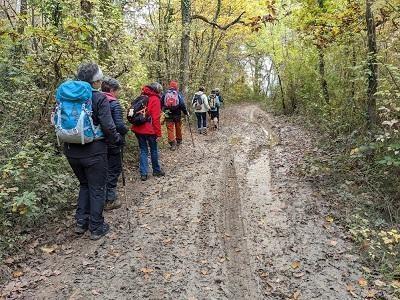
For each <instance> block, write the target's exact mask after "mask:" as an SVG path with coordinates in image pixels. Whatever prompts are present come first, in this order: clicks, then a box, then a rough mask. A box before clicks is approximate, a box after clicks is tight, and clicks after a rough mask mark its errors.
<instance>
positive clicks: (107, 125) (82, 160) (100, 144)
mask: <svg viewBox="0 0 400 300" xmlns="http://www.w3.org/2000/svg"><path fill="white" fill-rule="evenodd" d="M102 78H103V74H102V72H101V70H100V68H99V66H98V65H97V64H95V63H86V64H82V65H81V66H80V67H79V69H78V76H77V79H78V80H80V81H85V82H88V83H90V84H91V85H92V87H93V95H92V108H93V114H92V119H93V123H94V125H96V126H97V125H100V127H101V129H102V131H103V134H104V136H105V138H104V139H100V140H96V141H93V142H91V143H89V144H85V145H81V144H69V143H65V144H64V153H65V155H66V157H67V159H68V162H69V164H70V165H71V167H72V170H73V171H74V173H75V175H76V177H77V178H78V180H79V183H80V190H79V197H78V207H77V210H76V215H75V218H76V222H77V224H76V227H75V232H76V233H77V234H84V233H85V232H86V231H87V230H88V229H89V230H90V232H91V236H90V238H91V239H92V240H97V239H99V238H101V237H102V236H104V235H106V234H107V233H108V231H109V229H110V227H109V225H108V224H107V223H105V222H104V217H103V209H104V205H105V188H106V182H107V148H108V143H111V144H119V143H121V137H120V135H119V134H118V132H117V130H116V127H115V124H114V121H113V119H112V116H111V110H110V104H109V101H108V99H107V97H106V95H104V94H103V93H101V92H99V91H98V90H97V89H99V88H100V86H101V81H102Z"/></svg>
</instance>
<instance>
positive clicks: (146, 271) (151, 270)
mask: <svg viewBox="0 0 400 300" xmlns="http://www.w3.org/2000/svg"><path fill="white" fill-rule="evenodd" d="M140 271H141V272H142V273H144V274H151V273H153V272H154V270H153V269H150V268H141V269H140Z"/></svg>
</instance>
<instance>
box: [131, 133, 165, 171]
mask: <svg viewBox="0 0 400 300" xmlns="http://www.w3.org/2000/svg"><path fill="white" fill-rule="evenodd" d="M136 137H137V139H138V142H139V149H140V160H139V171H140V175H147V174H148V172H149V160H148V158H149V148H150V157H151V166H152V168H153V173H159V172H161V167H160V163H159V162H158V144H157V136H155V135H148V134H136Z"/></svg>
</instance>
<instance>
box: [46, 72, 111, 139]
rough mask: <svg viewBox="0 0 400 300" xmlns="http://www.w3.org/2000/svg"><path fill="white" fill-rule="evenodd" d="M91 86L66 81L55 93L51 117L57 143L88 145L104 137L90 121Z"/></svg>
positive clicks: (98, 128) (91, 120)
mask: <svg viewBox="0 0 400 300" xmlns="http://www.w3.org/2000/svg"><path fill="white" fill-rule="evenodd" d="M92 96H93V88H92V86H91V85H90V84H89V83H87V82H83V81H72V80H71V81H66V82H64V83H62V84H61V85H60V86H59V87H58V89H57V91H56V102H57V105H56V108H55V110H54V113H53V116H52V122H53V125H54V126H55V130H56V135H57V140H58V143H59V144H60V142H64V143H71V144H82V145H84V144H88V143H91V142H93V141H95V140H99V139H102V138H103V137H104V134H103V132H102V131H101V128H100V126H95V125H94V124H93V119H92V113H93V108H92Z"/></svg>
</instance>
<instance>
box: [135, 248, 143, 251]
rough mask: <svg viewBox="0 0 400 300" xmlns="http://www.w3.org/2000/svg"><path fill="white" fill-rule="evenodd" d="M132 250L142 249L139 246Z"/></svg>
mask: <svg viewBox="0 0 400 300" xmlns="http://www.w3.org/2000/svg"><path fill="white" fill-rule="evenodd" d="M133 250H135V251H140V250H142V248H140V247H136V248H135V249H133Z"/></svg>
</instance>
